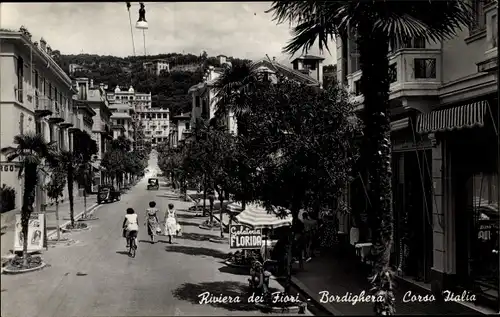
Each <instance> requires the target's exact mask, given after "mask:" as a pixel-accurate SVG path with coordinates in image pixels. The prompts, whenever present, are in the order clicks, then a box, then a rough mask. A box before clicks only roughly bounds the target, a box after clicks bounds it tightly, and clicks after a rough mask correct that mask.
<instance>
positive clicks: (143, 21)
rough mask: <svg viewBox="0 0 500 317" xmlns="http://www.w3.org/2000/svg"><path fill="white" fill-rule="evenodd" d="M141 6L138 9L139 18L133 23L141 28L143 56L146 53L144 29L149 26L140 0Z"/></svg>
mask: <svg viewBox="0 0 500 317" xmlns="http://www.w3.org/2000/svg"><path fill="white" fill-rule="evenodd" d="M140 5H141V8H140V9H139V20H137V23H136V24H135V28H136V29H139V30H142V39H143V43H144V56H146V55H147V53H146V30H147V29H148V28H149V26H148V22H147V21H146V9H145V7H144V2H140Z"/></svg>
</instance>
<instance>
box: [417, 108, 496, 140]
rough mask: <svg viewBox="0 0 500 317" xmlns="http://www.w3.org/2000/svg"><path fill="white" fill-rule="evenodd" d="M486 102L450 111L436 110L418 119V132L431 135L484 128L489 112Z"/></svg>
mask: <svg viewBox="0 0 500 317" xmlns="http://www.w3.org/2000/svg"><path fill="white" fill-rule="evenodd" d="M487 107H488V102H487V101H486V100H483V101H478V102H474V103H470V104H467V105H463V106H459V107H454V108H450V109H443V110H435V111H432V112H430V113H425V114H421V115H419V116H418V118H417V132H418V133H430V132H437V131H451V130H455V129H463V128H472V127H482V126H484V115H485V113H486V111H487Z"/></svg>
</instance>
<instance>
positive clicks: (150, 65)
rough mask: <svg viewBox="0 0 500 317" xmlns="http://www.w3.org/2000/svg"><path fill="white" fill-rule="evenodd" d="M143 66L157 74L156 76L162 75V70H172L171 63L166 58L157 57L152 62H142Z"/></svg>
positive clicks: (167, 71)
mask: <svg viewBox="0 0 500 317" xmlns="http://www.w3.org/2000/svg"><path fill="white" fill-rule="evenodd" d="M142 67H143V68H144V69H145V70H147V71H148V72H150V73H152V74H155V75H156V76H160V74H161V73H162V71H164V72H166V73H169V72H170V64H169V63H168V62H167V61H166V60H164V59H157V60H154V61H152V62H144V63H142Z"/></svg>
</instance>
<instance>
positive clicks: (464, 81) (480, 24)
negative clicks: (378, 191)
mask: <svg viewBox="0 0 500 317" xmlns="http://www.w3.org/2000/svg"><path fill="white" fill-rule="evenodd" d="M497 3H498V2H496V1H477V0H474V1H473V4H474V7H475V12H476V23H474V24H473V26H471V27H470V28H469V29H468V30H464V31H462V32H460V33H459V35H458V36H457V37H455V38H453V39H450V40H446V41H443V42H438V43H433V42H426V41H425V40H423V39H419V38H414V39H412V40H411V41H408V42H407V43H397V42H392V43H391V45H390V51H389V52H388V56H389V61H390V71H389V76H390V80H391V84H390V97H389V99H390V113H391V139H392V151H393V156H392V170H393V197H394V208H393V209H394V219H395V246H394V248H393V254H392V255H393V257H392V261H393V264H394V265H395V266H396V267H397V268H398V271H399V274H400V275H402V276H403V277H405V278H409V279H415V280H419V281H423V282H424V283H430V284H431V288H432V289H433V291H434V292H435V293H436V294H441V292H442V290H459V291H460V293H461V290H464V289H465V290H470V291H472V292H474V294H475V295H476V296H477V298H478V302H481V301H483V302H484V303H489V304H492V305H495V303H496V302H497V301H498V278H499V270H498V269H499V266H498V250H499V246H498V243H499V242H498V236H499V235H498V219H499V207H498V206H499V204H498V201H499V198H498V177H499V175H498V166H499V163H498V157H497V154H496V153H495V151H496V147H497V145H496V133H498V126H499V124H498V123H496V122H497V119H496V115H497V113H498V111H499V109H498V97H497V96H498V90H497V81H498V64H497V62H496V61H497V54H498V53H497V47H498V17H497V12H498V11H497V6H498V4H497ZM351 35H352V36H350V37H349V38H346V37H344V38H338V39H337V41H336V43H337V57H338V61H337V67H338V68H337V71H338V77H337V78H338V82H339V83H342V84H344V85H346V86H347V87H348V89H349V90H350V92H351V93H353V94H354V97H353V102H356V103H357V104H358V109H362V108H363V96H362V95H361V94H360V91H359V79H360V78H361V71H360V64H359V54H358V52H357V50H356V42H355V36H354V34H351ZM495 127H496V128H495ZM495 130H496V133H495ZM358 183H359V184H358ZM362 186H363V185H362V181H361V180H358V181H355V182H354V183H353V184H352V186H351V193H350V194H351V205H352V208H353V213H354V214H355V213H358V212H361V213H363V210H366V208H367V202H366V199H363V198H364V194H363V192H364V191H363V190H362ZM341 230H342V231H344V232H349V231H348V230H349V228H348V226H346V227H345V228H341ZM407 237H412V238H411V239H407Z"/></svg>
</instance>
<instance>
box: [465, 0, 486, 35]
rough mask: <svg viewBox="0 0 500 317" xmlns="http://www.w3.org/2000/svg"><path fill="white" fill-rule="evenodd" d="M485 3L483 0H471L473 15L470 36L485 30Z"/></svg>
mask: <svg viewBox="0 0 500 317" xmlns="http://www.w3.org/2000/svg"><path fill="white" fill-rule="evenodd" d="M486 3H487V1H485V0H473V1H472V10H473V14H474V21H473V22H472V24H471V25H470V27H469V33H470V35H474V34H476V33H480V32H482V31H483V30H484V29H485V26H486V24H485V19H486V17H485V14H484V5H485V4H486Z"/></svg>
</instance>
